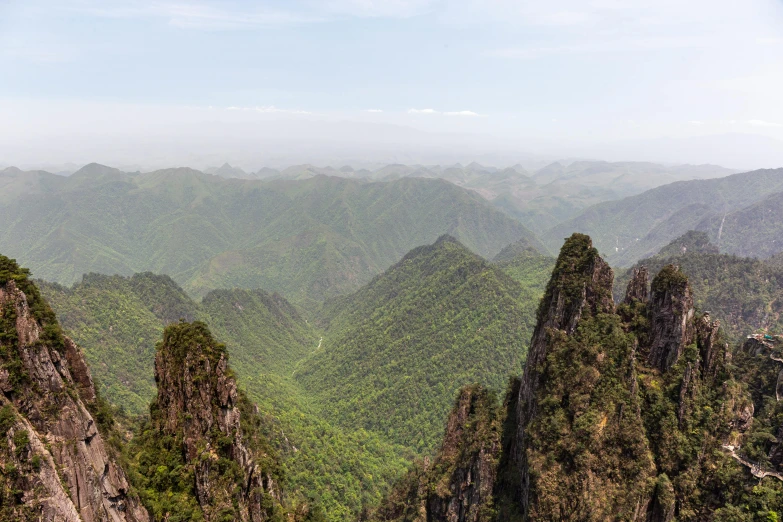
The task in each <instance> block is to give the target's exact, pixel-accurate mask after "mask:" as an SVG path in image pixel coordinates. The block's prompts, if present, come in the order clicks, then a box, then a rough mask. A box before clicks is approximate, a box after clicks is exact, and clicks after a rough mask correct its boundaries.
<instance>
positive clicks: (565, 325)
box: [512, 233, 614, 510]
mask: <svg viewBox="0 0 783 522" xmlns="http://www.w3.org/2000/svg"><path fill="white" fill-rule="evenodd" d="M613 281H614V274H613V272H612V269H611V267H610V266H609V264H608V263H606V261H604V260H603V259H602V258H601V256H599V255H598V250H596V249H595V248H593V243H592V240H591V239H590V237H589V236H587V235H584V234H578V233H575V234H573V235H572V236H571V237H569V238H568V239H567V240H566V242H565V243H564V244H563V247H562V248H561V249H560V255H559V256H558V258H557V262H556V263H555V268H554V270H553V271H552V277H551V278H550V280H549V284H548V285H547V289H546V293H545V294H544V297H543V299H542V300H541V303H540V305H539V308H538V321H537V323H536V328H535V330H534V331H533V338H532V340H531V342H530V348H529V350H528V356H527V362H526V363H525V370H524V374H523V376H522V384H521V386H520V390H519V400H518V403H517V412H516V416H517V429H518V436H517V437H516V439H517V440H516V442H515V444H514V447H513V448H512V451H513V453H514V455H513V456H512V460H513V461H514V465H515V466H516V467H517V468H518V469H519V470H520V471H521V473H522V477H521V489H520V490H519V495H520V496H521V498H520V501H521V502H522V505H523V510H526V507H525V506H526V505H527V498H526V496H527V490H528V484H529V477H528V476H527V466H526V464H525V458H526V457H525V445H526V433H525V427H526V426H527V425H528V424H529V423H530V421H531V420H532V419H533V418H534V417H535V415H536V410H537V391H538V388H539V380H540V374H539V372H540V367H541V365H542V364H543V363H544V361H545V360H546V356H547V347H548V345H549V336H550V332H551V331H552V330H561V331H563V332H565V333H566V334H567V335H571V334H573V333H574V331H575V330H576V327H577V325H578V323H579V320H580V319H581V318H582V317H583V315H586V314H590V315H594V314H597V313H611V312H613V311H614V302H613V300H612V283H613Z"/></svg>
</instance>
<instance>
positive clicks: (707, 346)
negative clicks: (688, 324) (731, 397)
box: [695, 312, 726, 378]
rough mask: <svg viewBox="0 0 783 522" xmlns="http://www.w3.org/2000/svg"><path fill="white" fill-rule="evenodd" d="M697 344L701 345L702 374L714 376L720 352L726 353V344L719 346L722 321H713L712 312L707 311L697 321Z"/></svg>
mask: <svg viewBox="0 0 783 522" xmlns="http://www.w3.org/2000/svg"><path fill="white" fill-rule="evenodd" d="M695 327H696V344H697V345H698V347H699V356H700V357H701V366H702V375H703V376H705V377H710V378H712V377H714V376H715V369H716V367H717V365H716V358H717V357H718V355H719V352H723V353H725V351H726V346H725V345H724V346H720V347H719V346H718V332H719V331H720V321H711V320H710V313H709V312H705V313H704V315H702V316H701V317H700V318H699V319H698V320H697V321H696V325H695Z"/></svg>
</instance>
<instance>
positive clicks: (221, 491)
mask: <svg viewBox="0 0 783 522" xmlns="http://www.w3.org/2000/svg"><path fill="white" fill-rule="evenodd" d="M155 382H156V384H157V386H158V396H157V399H156V400H155V402H154V403H153V404H152V405H151V406H150V423H151V425H152V428H153V431H152V432H151V433H150V434H149V436H148V437H142V440H141V441H140V444H142V445H144V446H145V451H146V452H149V453H150V454H152V455H154V456H156V457H157V458H162V457H163V456H164V455H167V454H171V453H172V452H174V453H175V454H177V455H179V458H180V459H181V462H180V463H179V465H180V466H181V467H180V468H177V469H180V470H181V471H180V473H181V475H182V477H183V478H184V477H187V476H192V477H193V480H192V483H193V486H194V491H192V492H190V494H191V495H193V497H191V505H192V503H193V501H197V503H198V505H199V507H200V510H201V511H202V512H203V514H204V518H206V520H217V519H218V517H220V519H225V518H226V515H227V513H231V520H239V521H245V522H250V521H255V520H266V519H267V518H268V517H271V516H272V514H273V512H275V511H278V510H280V509H281V502H282V493H281V491H280V489H279V485H278V484H279V479H278V476H277V475H278V473H279V472H278V470H277V468H276V461H275V460H274V459H273V458H272V455H273V450H272V448H271V447H270V446H269V444H268V443H267V442H266V441H265V440H264V439H262V438H261V435H260V433H258V426H256V429H255V430H253V429H249V426H248V424H247V423H248V422H255V423H257V422H260V421H259V420H258V419H252V418H253V417H256V416H257V414H256V413H254V411H253V409H252V407H251V406H250V405H249V402H248V401H247V400H246V399H245V397H244V395H243V394H242V393H241V392H240V391H239V390H238V388H237V384H236V380H235V378H234V374H233V372H232V371H231V369H230V368H229V367H228V354H227V353H226V349H225V346H223V345H222V344H220V343H218V342H217V341H215V339H214V338H213V337H212V333H211V332H210V331H209V328H207V326H206V324H204V323H201V322H194V323H186V322H180V323H176V324H172V325H169V326H168V327H167V328H166V329H165V330H164V333H163V341H162V342H160V343H159V344H158V347H157V354H156V356H155ZM168 463H169V462H167V464H168ZM155 469H156V468H155V467H153V468H152V473H153V474H154V472H155ZM230 469H233V470H234V471H232V472H230V473H229V472H228V470H230ZM147 478H148V479H150V477H147ZM169 487H171V486H169ZM185 505H187V504H185ZM180 510H181V509H178V510H177V511H180ZM177 514H181V513H177ZM165 518H168V517H167V516H166V517H165Z"/></svg>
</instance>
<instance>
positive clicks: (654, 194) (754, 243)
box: [545, 169, 783, 266]
mask: <svg viewBox="0 0 783 522" xmlns="http://www.w3.org/2000/svg"><path fill="white" fill-rule="evenodd" d="M782 191H783V169H777V170H757V171H753V172H746V173H742V174H734V175H731V176H727V177H724V178H719V179H710V180H696V181H682V182H677V183H672V184H669V185H664V186H661V187H658V188H654V189H652V190H648V191H646V192H643V193H642V194H639V195H636V196H632V197H628V198H625V199H621V200H619V201H609V202H604V203H600V204H597V205H594V206H592V207H589V208H587V209H585V210H584V211H583V212H581V213H580V214H579V215H577V216H576V217H574V218H573V219H571V220H568V221H565V222H563V223H560V224H559V225H557V226H555V227H553V228H552V229H551V230H549V231H548V232H547V233H546V235H545V238H546V241H547V242H548V244H549V246H550V247H552V246H553V245H556V244H557V243H559V242H560V241H561V240H562V239H561V238H563V237H565V236H567V235H568V234H570V233H571V232H573V231H578V232H582V233H586V234H589V235H590V236H592V237H593V239H594V241H595V244H596V247H597V248H598V250H599V251H600V252H602V253H603V254H605V255H606V256H607V260H608V261H609V262H611V263H612V264H615V265H619V266H629V265H631V264H633V263H634V262H635V261H637V260H638V259H642V258H645V257H649V256H652V255H654V254H655V253H657V252H658V250H659V249H660V248H661V247H663V246H664V245H666V244H668V243H669V242H670V241H671V240H673V239H674V238H676V237H678V236H680V235H682V234H684V233H685V232H687V231H688V230H694V229H695V230H706V231H708V232H710V235H711V239H712V240H713V242H714V243H715V244H717V245H719V246H721V251H725V252H730V253H735V254H738V255H752V254H753V253H759V252H764V253H765V254H766V255H769V254H772V253H775V252H779V251H780V250H783V248H781V249H777V247H775V246H774V245H775V243H772V242H771V240H772V239H773V237H772V235H773V234H774V232H775V231H776V230H777V226H778V225H777V221H775V220H774V219H773V220H772V227H770V228H769V229H767V228H766V227H767V223H765V222H763V221H756V222H755V223H756V224H755V225H753V226H756V228H755V229H753V233H752V234H748V230H747V229H743V227H742V226H741V225H739V223H740V222H742V223H745V224H746V225H748V226H751V225H750V224H749V223H750V221H746V219H745V217H742V216H743V213H741V212H740V213H737V212H738V211H740V210H742V209H745V208H748V207H753V206H754V205H757V204H760V202H762V201H763V200H765V198H767V197H772V195H773V194H777V193H780V192H782ZM771 201H774V197H772V199H771ZM762 207H764V205H762ZM766 210H767V213H769V212H768V210H769V208H766ZM732 213H737V218H736V220H737V225H736V226H735V225H732V226H731V229H733V230H736V232H732V233H731V234H730V235H729V238H730V239H727V243H726V245H727V247H731V249H730V250H729V249H727V248H724V247H723V235H722V233H721V232H720V222H722V220H723V217H724V216H728V215H731V214H732ZM751 213H753V212H751ZM756 214H757V215H766V214H764V212H763V211H762V212H756ZM773 214H774V213H773ZM728 230H729V229H726V228H725V225H724V231H725V232H728ZM743 234H744V235H745V236H746V237H745V240H746V241H745V242H743V241H740V240H739V239H738V236H739V235H743ZM719 235H720V236H721V241H718V236H719Z"/></svg>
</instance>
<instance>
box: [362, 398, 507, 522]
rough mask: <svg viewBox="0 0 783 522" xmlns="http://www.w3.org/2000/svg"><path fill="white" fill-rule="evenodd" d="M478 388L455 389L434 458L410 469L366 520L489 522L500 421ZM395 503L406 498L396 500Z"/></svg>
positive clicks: (493, 406) (497, 456)
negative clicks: (452, 402) (440, 442)
mask: <svg viewBox="0 0 783 522" xmlns="http://www.w3.org/2000/svg"><path fill="white" fill-rule="evenodd" d="M496 410H497V407H496V406H495V404H494V398H493V397H492V395H491V394H489V393H488V392H487V390H486V389H484V388H482V387H481V386H478V385H474V386H468V387H465V388H463V389H462V390H460V393H459V396H458V398H457V402H456V404H455V406H454V408H453V410H452V411H451V414H450V415H449V418H448V422H447V424H446V433H445V437H444V440H443V444H442V445H441V448H440V450H439V451H438V454H437V456H436V457H435V460H434V461H433V462H432V464H430V462H429V459H425V461H424V463H423V464H421V465H420V467H419V468H418V469H414V470H412V471H411V472H410V473H409V474H408V476H407V477H405V478H404V479H403V480H402V481H401V483H400V484H398V485H397V487H396V488H395V491H394V492H393V493H392V497H391V499H389V500H387V501H386V502H384V503H383V504H382V505H381V506H380V507H379V508H378V510H377V511H376V512H375V513H374V514H373V515H372V516H371V517H370V518H371V519H373V520H387V521H391V520H395V521H400V522H402V521H406V522H490V521H491V520H493V518H492V508H493V488H494V487H495V484H496V473H497V469H498V467H497V464H498V458H499V454H500V419H499V417H498V415H497V412H496ZM400 499H405V500H404V502H400V501H399V500H400Z"/></svg>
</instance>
